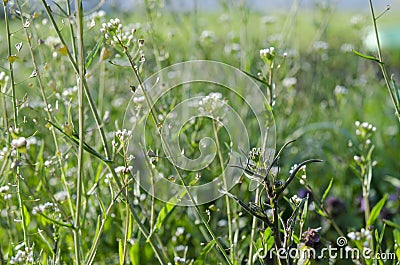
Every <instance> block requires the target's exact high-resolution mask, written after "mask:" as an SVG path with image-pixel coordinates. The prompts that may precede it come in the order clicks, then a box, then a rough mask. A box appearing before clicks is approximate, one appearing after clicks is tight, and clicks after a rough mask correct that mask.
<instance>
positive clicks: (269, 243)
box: [264, 227, 275, 251]
mask: <svg viewBox="0 0 400 265" xmlns="http://www.w3.org/2000/svg"><path fill="white" fill-rule="evenodd" d="M264 243H265V246H266V247H267V251H269V250H270V249H271V248H272V247H273V246H274V243H275V241H274V235H273V234H272V229H271V227H267V229H265V231H264Z"/></svg>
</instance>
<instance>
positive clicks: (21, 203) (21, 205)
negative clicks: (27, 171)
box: [3, 2, 29, 247]
mask: <svg viewBox="0 0 400 265" xmlns="http://www.w3.org/2000/svg"><path fill="white" fill-rule="evenodd" d="M3 6H4V20H5V23H6V33H7V52H8V62H9V69H10V80H11V90H12V103H13V110H14V129H17V127H18V106H17V96H16V88H15V78H14V67H13V62H12V60H11V56H12V54H11V32H10V24H9V16H8V13H7V4H6V2H4V3H3ZM9 139H10V138H9ZM16 151H17V152H16V157H17V159H19V157H20V153H19V152H18V150H16ZM16 167H17V172H16V176H15V177H16V182H17V197H18V205H19V209H20V214H21V222H22V232H23V235H24V242H25V246H26V247H29V238H28V232H27V229H28V228H27V225H26V217H25V211H24V200H23V198H22V191H21V178H22V175H21V168H20V166H19V165H17V166H16Z"/></svg>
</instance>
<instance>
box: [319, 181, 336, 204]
mask: <svg viewBox="0 0 400 265" xmlns="http://www.w3.org/2000/svg"><path fill="white" fill-rule="evenodd" d="M332 184H333V178H331V181H329V184H328V187H326V189H325V191H324V194H323V195H322V198H321V204H323V203H324V201H325V199H326V197H327V196H328V194H329V191H330V190H331V188H332Z"/></svg>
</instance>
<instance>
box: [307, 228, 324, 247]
mask: <svg viewBox="0 0 400 265" xmlns="http://www.w3.org/2000/svg"><path fill="white" fill-rule="evenodd" d="M320 230H321V228H316V229H312V228H308V229H307V231H305V232H304V233H303V240H304V244H305V245H306V246H308V247H312V248H318V247H319V246H320V245H321V236H320V234H319V231H320Z"/></svg>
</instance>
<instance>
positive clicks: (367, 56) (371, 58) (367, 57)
mask: <svg viewBox="0 0 400 265" xmlns="http://www.w3.org/2000/svg"><path fill="white" fill-rule="evenodd" d="M352 52H353V53H354V54H355V55H357V56H360V57H361V58H364V59H367V60H371V61H375V62H377V63H380V64H383V62H381V61H379V59H378V58H376V57H374V56H371V55H366V54H363V53H361V52H358V51H356V50H354V49H353V50H352Z"/></svg>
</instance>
